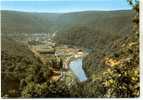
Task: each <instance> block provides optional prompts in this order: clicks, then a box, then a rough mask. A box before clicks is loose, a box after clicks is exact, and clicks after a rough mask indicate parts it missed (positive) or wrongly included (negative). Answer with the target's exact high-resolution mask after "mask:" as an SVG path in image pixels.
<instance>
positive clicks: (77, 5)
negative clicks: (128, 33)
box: [1, 0, 131, 12]
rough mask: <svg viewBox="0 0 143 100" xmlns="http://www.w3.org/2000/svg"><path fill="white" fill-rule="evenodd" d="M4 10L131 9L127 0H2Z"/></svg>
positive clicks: (69, 10)
mask: <svg viewBox="0 0 143 100" xmlns="http://www.w3.org/2000/svg"><path fill="white" fill-rule="evenodd" d="M1 9H2V10H17V11H28V12H75V11H87V10H104V11H108V10H126V9H131V7H130V6H129V5H128V3H127V0H42V1H40V0H29V1H28V0H24V1H18V0H14V1H13V0H2V2H1Z"/></svg>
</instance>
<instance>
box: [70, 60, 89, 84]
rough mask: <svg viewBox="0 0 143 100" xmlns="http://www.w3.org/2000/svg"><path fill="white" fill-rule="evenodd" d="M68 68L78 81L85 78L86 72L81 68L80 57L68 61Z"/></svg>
mask: <svg viewBox="0 0 143 100" xmlns="http://www.w3.org/2000/svg"><path fill="white" fill-rule="evenodd" d="M69 67H70V69H71V70H72V72H73V73H74V74H75V76H77V78H78V79H79V81H85V80H87V77H86V74H85V72H84V70H83V68H82V58H78V59H75V60H73V61H71V62H70V64H69Z"/></svg>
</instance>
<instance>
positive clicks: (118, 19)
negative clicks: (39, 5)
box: [1, 10, 133, 34]
mask: <svg viewBox="0 0 143 100" xmlns="http://www.w3.org/2000/svg"><path fill="white" fill-rule="evenodd" d="M132 15H133V12H132V11H130V10H125V11H124V10H123V11H84V12H73V13H30V12H18V11H6V10H2V11H1V19H2V22H1V26H2V33H13V32H17V33H41V32H45V33H48V32H55V31H57V32H58V33H62V32H64V33H65V32H67V31H68V30H70V29H72V28H73V27H81V26H84V27H88V28H91V29H94V30H97V29H98V30H102V31H103V32H106V33H108V32H120V33H121V32H122V33H123V34H124V32H127V31H129V28H131V23H130V19H131V17H132ZM123 26H126V27H124V28H122V27H123ZM103 29H104V30H103ZM119 29H120V30H119Z"/></svg>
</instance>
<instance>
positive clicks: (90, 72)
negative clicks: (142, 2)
mask: <svg viewBox="0 0 143 100" xmlns="http://www.w3.org/2000/svg"><path fill="white" fill-rule="evenodd" d="M1 13H2V22H1V24H2V27H1V28H2V34H1V37H2V47H1V48H2V50H1V51H2V53H1V54H2V56H1V57H2V64H1V65H2V69H1V73H2V82H1V83H2V92H1V94H2V97H3V98H9V97H10V98H13V97H14V98H17V97H22V98H37V97H38V98H43V97H44V98H45V97H48V98H49V97H50V98H53V97H54V98H58V97H60V98H61V97H62V98H67V97H78V98H81V97H82V98H83V97H84V98H89V97H90V98H91V97H92V98H93V97H94V98H95V97H96V98H109V97H110V98H115V97H119V98H126V97H139V95H140V93H139V89H140V86H139V41H138V40H139V30H138V26H137V25H138V23H136V24H135V22H134V23H133V17H134V16H135V15H136V14H135V13H136V12H135V11H133V10H115V11H114V10H113V11H81V12H71V13H35V12H32V13H31V12H20V11H9V10H2V11H1ZM136 16H137V15H136ZM135 21H136V22H138V19H136V20H135ZM11 83H12V84H11Z"/></svg>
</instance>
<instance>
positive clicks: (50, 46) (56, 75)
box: [28, 38, 88, 85]
mask: <svg viewBox="0 0 143 100" xmlns="http://www.w3.org/2000/svg"><path fill="white" fill-rule="evenodd" d="M39 40H40V39H39ZM32 41H33V40H31V41H28V43H29V45H28V46H29V49H30V50H31V51H32V52H33V54H34V55H35V57H37V58H39V59H40V61H41V62H42V63H43V64H44V65H46V64H47V65H50V64H49V61H55V60H56V63H57V65H56V66H53V67H52V68H51V71H52V75H51V76H50V80H52V81H58V80H65V82H66V84H67V85H71V84H73V83H74V80H77V77H76V76H75V75H74V73H73V72H72V71H71V70H70V67H69V63H70V62H71V61H72V60H74V59H78V58H83V57H84V56H86V55H87V54H88V53H87V52H86V51H85V50H83V49H81V48H77V47H73V46H68V45H57V44H56V43H55V42H54V41H53V40H51V39H50V38H49V39H47V41H45V40H44V41H41V40H40V41H36V42H37V43H39V44H35V43H34V44H32ZM34 41H35V40H34Z"/></svg>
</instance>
